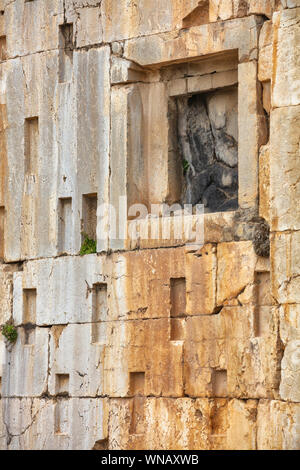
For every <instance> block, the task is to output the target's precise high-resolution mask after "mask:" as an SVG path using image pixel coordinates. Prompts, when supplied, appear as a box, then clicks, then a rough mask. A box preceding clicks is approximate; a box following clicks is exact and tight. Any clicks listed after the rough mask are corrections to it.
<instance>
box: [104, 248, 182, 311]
mask: <svg viewBox="0 0 300 470" xmlns="http://www.w3.org/2000/svg"><path fill="white" fill-rule="evenodd" d="M120 258H122V259H124V261H125V267H124V269H125V276H126V278H125V280H124V277H123V276H124V275H123V276H122V274H121V275H120V276H119V278H118V279H114V280H113V287H112V289H113V292H114V294H116V295H117V296H118V297H120V299H118V298H117V299H115V300H114V302H116V304H115V305H114V307H112V309H111V310H112V313H113V315H114V317H111V318H120V319H121V318H127V319H130V320H134V319H138V318H159V317H168V316H169V312H170V306H171V305H170V279H171V278H184V277H185V267H184V266H185V260H184V251H183V250H182V249H180V250H179V251H178V252H177V253H175V251H174V250H159V251H157V252H155V251H153V250H149V251H140V252H131V253H130V252H129V253H127V254H126V255H123V256H122V257H121V256H120ZM114 277H115V276H114ZM124 292H125V293H126V296H125V298H124ZM117 302H118V303H117ZM124 307H125V310H124Z"/></svg>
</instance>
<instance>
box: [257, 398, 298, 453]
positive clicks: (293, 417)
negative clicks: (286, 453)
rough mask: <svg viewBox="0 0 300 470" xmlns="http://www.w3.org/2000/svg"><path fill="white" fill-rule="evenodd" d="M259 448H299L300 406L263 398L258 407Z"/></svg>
mask: <svg viewBox="0 0 300 470" xmlns="http://www.w3.org/2000/svg"><path fill="white" fill-rule="evenodd" d="M257 411H258V412H257V425H258V434H257V448H258V449H259V450H266V449H268V450H277V449H280V450H299V447H300V433H299V423H300V406H299V405H298V404H296V403H295V404H294V403H286V402H282V401H269V400H261V401H260V402H259V405H258V408H257Z"/></svg>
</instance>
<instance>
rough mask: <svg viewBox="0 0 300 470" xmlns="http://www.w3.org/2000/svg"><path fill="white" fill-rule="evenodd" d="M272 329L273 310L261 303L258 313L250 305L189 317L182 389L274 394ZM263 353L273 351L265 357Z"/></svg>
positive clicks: (276, 355) (276, 358)
mask: <svg viewBox="0 0 300 470" xmlns="http://www.w3.org/2000/svg"><path fill="white" fill-rule="evenodd" d="M277 329H278V315H277V311H276V309H274V308H271V307H262V306H261V307H259V310H258V311H255V308H254V307H250V306H249V307H235V306H232V307H224V308H223V309H222V310H221V312H220V313H219V314H218V315H212V316H210V317H208V316H203V317H199V318H197V317H193V318H190V319H188V320H187V324H186V340H185V347H184V378H185V393H186V394H187V395H190V396H193V397H197V396H203V397H216V396H221V397H226V396H229V397H246V396H251V397H253V398H261V397H277V389H278V384H279V376H278V372H277V370H278V368H279V364H280V360H281V355H282V354H281V350H280V347H279V345H278V344H277V343H278V332H277ZM266 351H272V354H271V356H270V357H267V356H266ZM271 358H272V359H271ZM270 360H271V361H272V365H270ZM222 376H223V379H224V383H222V382H221V377H222Z"/></svg>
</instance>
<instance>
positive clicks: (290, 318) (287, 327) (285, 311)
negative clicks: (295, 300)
mask: <svg viewBox="0 0 300 470" xmlns="http://www.w3.org/2000/svg"><path fill="white" fill-rule="evenodd" d="M279 313H280V338H281V340H282V342H283V343H284V345H286V344H287V343H288V341H290V340H297V339H300V305H299V304H286V305H281V306H280V309H279Z"/></svg>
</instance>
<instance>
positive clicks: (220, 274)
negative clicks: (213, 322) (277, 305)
mask: <svg viewBox="0 0 300 470" xmlns="http://www.w3.org/2000/svg"><path fill="white" fill-rule="evenodd" d="M217 259H218V261H217V305H222V304H225V305H234V304H236V299H237V297H238V296H239V295H240V294H242V293H243V291H244V290H245V288H246V286H247V285H249V284H253V282H254V269H255V264H256V260H257V257H256V255H255V253H254V249H253V245H252V242H251V241H244V242H230V243H220V244H218V246H217ZM233 279H234V282H233Z"/></svg>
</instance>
